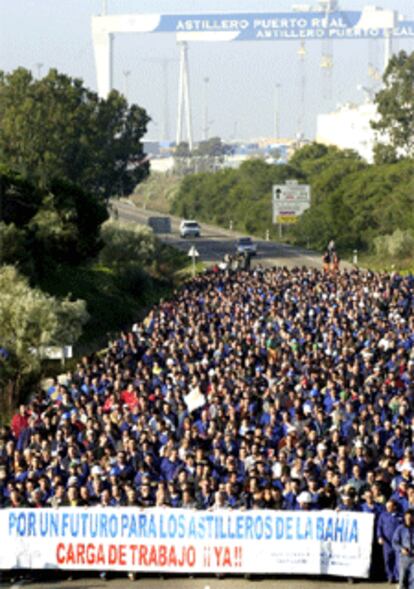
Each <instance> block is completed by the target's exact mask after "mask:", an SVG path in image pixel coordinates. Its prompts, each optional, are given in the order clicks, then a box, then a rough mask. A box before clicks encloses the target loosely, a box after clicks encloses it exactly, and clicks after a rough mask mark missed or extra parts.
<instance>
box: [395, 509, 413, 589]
mask: <svg viewBox="0 0 414 589" xmlns="http://www.w3.org/2000/svg"><path fill="white" fill-rule="evenodd" d="M392 546H393V548H394V550H395V551H396V552H397V554H399V558H400V584H399V589H414V510H413V509H407V511H406V512H405V513H404V522H403V523H402V524H400V525H399V526H398V527H397V529H396V530H395V532H394V536H393V538H392Z"/></svg>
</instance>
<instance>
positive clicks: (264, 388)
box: [0, 267, 414, 580]
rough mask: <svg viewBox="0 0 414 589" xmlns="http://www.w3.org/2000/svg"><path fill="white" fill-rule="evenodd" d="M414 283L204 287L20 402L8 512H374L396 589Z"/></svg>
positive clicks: (407, 494) (262, 274)
mask: <svg viewBox="0 0 414 589" xmlns="http://www.w3.org/2000/svg"><path fill="white" fill-rule="evenodd" d="M413 287H414V278H413V277H403V276H400V275H397V274H395V275H385V274H383V275H381V274H374V273H370V272H361V271H358V270H349V271H343V272H341V273H336V274H331V273H326V272H325V273H324V272H320V271H318V270H316V269H307V268H302V269H299V268H298V269H294V270H288V269H286V268H274V269H263V268H260V267H257V268H255V269H254V270H252V271H237V272H232V271H229V270H224V271H220V270H218V269H217V268H216V271H213V272H207V273H205V274H202V275H199V276H198V277H196V278H195V279H193V280H192V281H190V282H189V283H187V284H185V285H184V286H183V287H181V288H180V289H179V290H177V291H176V292H175V294H174V296H173V297H172V298H171V300H168V301H162V302H161V303H160V304H159V305H158V306H157V307H154V308H153V309H152V310H151V311H150V312H149V314H148V315H147V317H146V318H145V320H144V321H143V322H141V323H137V324H135V325H134V326H133V328H132V329H131V331H129V332H125V333H122V334H121V335H120V336H119V337H118V338H117V339H115V340H114V341H112V342H111V343H110V345H109V347H108V349H107V350H106V351H105V352H103V353H101V354H99V355H94V356H93V357H91V358H84V359H83V360H82V362H80V363H79V364H78V365H77V367H76V369H75V370H73V371H72V372H70V373H68V374H67V375H66V380H65V382H64V383H62V382H61V383H59V382H58V381H57V380H56V381H55V382H54V383H53V385H52V386H50V387H49V389H48V390H45V391H43V392H39V393H37V394H35V395H34V396H33V398H32V399H31V401H30V402H29V403H28V404H27V405H22V406H21V407H20V410H19V412H18V413H17V414H16V415H15V416H14V417H13V419H12V422H11V426H10V428H7V427H3V428H2V430H1V432H0V502H1V505H2V506H3V507H23V506H31V507H47V506H50V507H58V506H93V505H103V506H139V507H150V506H168V507H181V508H195V509H218V508H233V509H235V508H239V509H258V508H266V509H289V510H296V509H338V510H361V511H366V512H369V513H373V514H375V516H376V535H377V538H378V542H379V544H380V545H382V546H383V550H384V556H385V566H386V574H387V577H388V579H389V580H394V579H395V577H396V572H395V570H394V569H395V564H394V561H393V558H394V556H393V549H392V545H391V542H392V535H393V532H394V530H395V527H396V524H397V523H399V522H400V521H401V515H402V514H403V513H404V512H406V511H407V510H409V509H411V508H414V455H413V449H414V445H413V442H414V411H413V408H414V380H413V377H414V297H413ZM387 550H388V552H389V553H390V555H391V556H390V557H389V558H388V560H387V554H388V553H387Z"/></svg>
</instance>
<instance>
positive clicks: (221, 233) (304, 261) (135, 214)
mask: <svg viewBox="0 0 414 589" xmlns="http://www.w3.org/2000/svg"><path fill="white" fill-rule="evenodd" d="M113 206H116V208H117V210H118V214H119V218H120V219H122V220H123V221H128V222H131V223H140V224H143V225H146V224H147V220H148V218H149V217H151V216H161V215H160V213H157V212H154V211H150V210H148V209H143V208H137V207H136V206H135V205H134V204H133V203H131V202H130V201H127V200H121V201H118V202H116V203H113ZM170 217H171V221H172V233H171V234H170V235H162V236H160V237H161V238H162V239H163V241H165V242H166V243H169V244H171V245H173V246H175V247H177V248H178V249H181V250H182V251H186V252H187V251H188V250H189V249H190V247H191V246H192V245H195V246H196V249H197V251H198V252H199V254H200V259H201V261H203V262H204V263H206V264H207V265H210V264H214V263H216V262H220V261H221V260H222V259H223V256H224V255H225V254H234V253H235V241H236V239H237V238H238V237H241V236H242V235H245V234H241V233H238V232H237V231H230V230H227V229H223V228H217V227H212V226H211V225H207V224H205V223H201V224H200V225H201V237H199V238H192V239H189V238H187V239H181V238H180V236H179V224H180V219H178V218H177V217H172V216H170ZM255 241H256V243H257V251H258V254H257V256H256V257H255V258H253V265H254V264H257V263H259V264H261V265H263V266H266V267H269V266H287V267H288V268H292V267H295V266H310V267H315V268H321V267H322V263H321V257H320V255H319V254H315V253H314V252H310V251H307V250H305V249H301V248H297V247H292V246H290V245H286V244H281V243H277V242H274V241H265V240H255Z"/></svg>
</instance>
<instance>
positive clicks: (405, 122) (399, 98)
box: [371, 51, 414, 163]
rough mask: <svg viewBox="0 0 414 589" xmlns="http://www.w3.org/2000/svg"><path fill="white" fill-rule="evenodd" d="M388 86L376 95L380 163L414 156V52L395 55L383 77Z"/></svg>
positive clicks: (377, 152) (373, 123)
mask: <svg viewBox="0 0 414 589" xmlns="http://www.w3.org/2000/svg"><path fill="white" fill-rule="evenodd" d="M383 83H384V87H383V88H382V90H380V91H379V92H378V94H377V95H376V97H375V103H376V105H377V109H378V113H379V119H378V120H377V121H373V122H372V123H371V125H372V128H373V129H375V130H376V131H378V133H379V139H378V145H377V147H376V150H375V156H376V161H377V162H378V163H382V162H388V163H392V162H394V161H396V160H397V159H401V158H404V157H407V156H408V157H413V156H414V91H413V88H414V53H411V54H407V53H406V52H405V51H400V53H398V54H396V55H393V56H392V58H391V59H390V61H389V63H388V66H387V69H386V70H385V73H384V76H383Z"/></svg>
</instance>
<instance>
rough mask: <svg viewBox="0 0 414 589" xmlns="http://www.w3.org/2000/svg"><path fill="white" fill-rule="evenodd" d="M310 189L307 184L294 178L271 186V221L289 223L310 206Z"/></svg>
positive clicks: (296, 219)
mask: <svg viewBox="0 0 414 589" xmlns="http://www.w3.org/2000/svg"><path fill="white" fill-rule="evenodd" d="M310 202H311V190H310V186H309V185H308V184H298V183H297V181H296V180H290V181H287V182H286V184H275V185H274V186H273V223H278V224H279V225H290V224H293V223H296V222H297V221H298V218H299V217H300V215H302V214H303V213H304V212H305V211H306V209H308V208H309V207H310Z"/></svg>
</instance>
